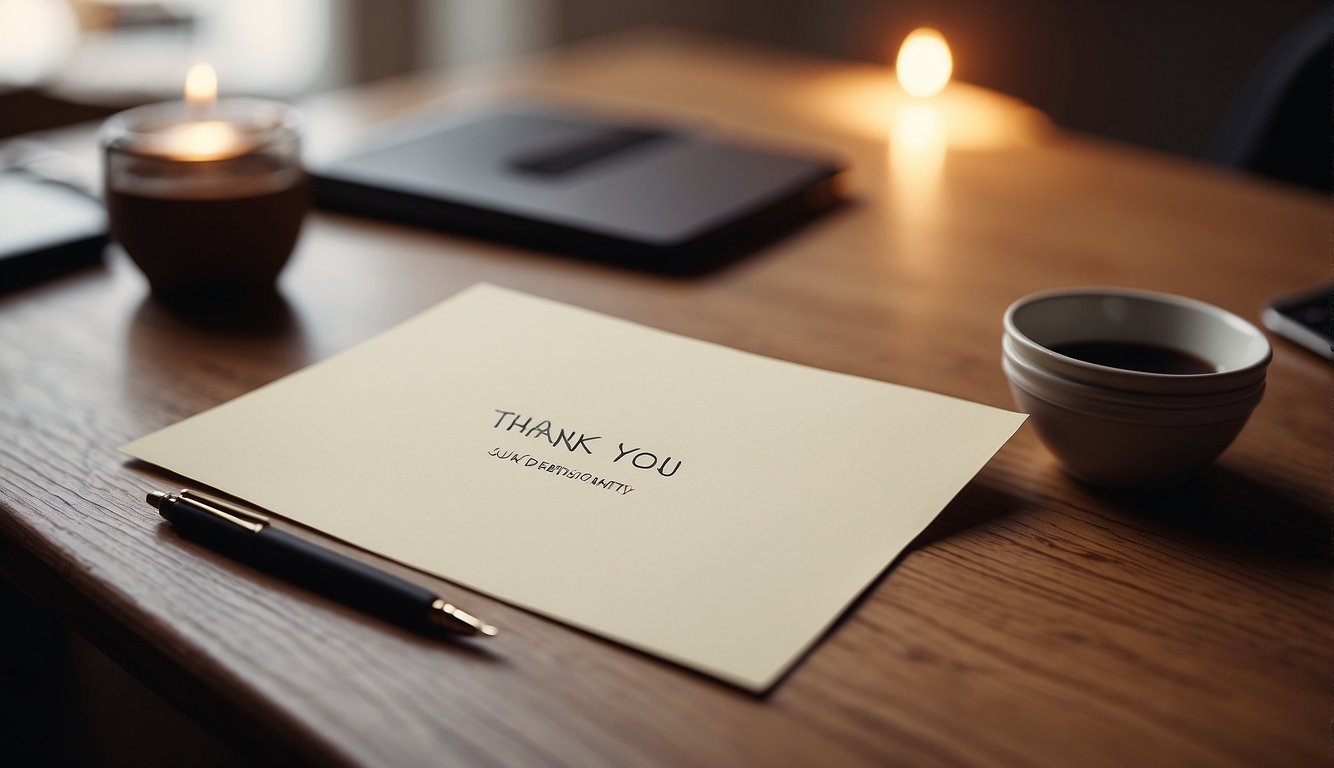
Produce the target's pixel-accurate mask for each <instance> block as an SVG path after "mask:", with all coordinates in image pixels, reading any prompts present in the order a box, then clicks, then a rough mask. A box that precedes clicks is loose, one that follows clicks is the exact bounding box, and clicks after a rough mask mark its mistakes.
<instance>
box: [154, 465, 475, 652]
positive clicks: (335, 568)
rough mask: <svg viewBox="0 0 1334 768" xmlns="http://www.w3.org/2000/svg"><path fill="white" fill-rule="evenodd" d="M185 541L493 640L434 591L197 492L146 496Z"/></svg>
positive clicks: (392, 617)
mask: <svg viewBox="0 0 1334 768" xmlns="http://www.w3.org/2000/svg"><path fill="white" fill-rule="evenodd" d="M148 503H149V504H151V505H152V506H153V507H154V508H155V509H157V511H158V513H159V514H161V515H162V517H163V518H165V519H166V520H167V522H169V523H171V524H172V527H173V528H175V529H176V530H177V531H178V532H179V533H180V534H181V535H182V536H185V537H187V538H190V539H193V540H195V541H198V542H200V543H201V544H204V545H206V546H208V547H209V548H211V549H214V550H216V551H218V552H221V553H223V554H226V555H229V556H231V557H233V558H235V559H237V560H241V561H243V562H246V563H248V564H250V565H253V566H255V567H257V568H259V569H261V570H264V571H267V572H269V573H271V574H273V575H275V576H278V577H280V578H283V579H285V580H287V581H290V582H292V583H294V584H297V585H299V586H302V587H306V588H307V589H310V590H312V591H314V592H319V593H320V594H323V595H326V596H328V597H330V598H333V599H335V600H338V601H339V602H342V603H345V604H347V605H350V606H352V607H354V608H358V609H360V610H362V611H364V612H366V613H369V614H372V615H375V616H379V617H380V618H383V619H386V620H388V621H391V622H394V623H396V624H401V625H404V626H408V627H411V628H414V629H418V630H426V631H434V630H443V631H445V632H448V633H451V634H456V635H482V636H484V637H489V636H492V635H495V634H496V628H495V627H493V626H491V625H490V624H487V623H486V622H484V621H482V620H481V619H479V618H477V617H476V616H473V615H472V614H470V613H468V612H467V611H464V610H462V609H460V608H458V607H457V606H455V605H453V604H451V603H449V602H448V601H446V600H445V599H444V598H442V597H440V596H439V595H436V594H435V593H434V592H432V591H430V590H429V589H426V588H425V587H422V586H420V585H417V584H413V583H412V582H410V581H406V580H404V579H400V578H399V577H397V576H394V575H393V574H390V573H386V572H385V571H382V570H380V569H378V568H375V567H372V566H370V565H367V564H366V563H363V562H361V561H359V560H354V559H352V558H350V557H347V556H346V555H342V554H339V553H338V552H334V551H333V550H330V549H326V548H324V547H321V546H319V545H317V544H314V543H313V542H310V541H307V540H306V539H303V538H300V537H298V536H294V535H292V534H290V533H287V532H286V531H281V530H278V529H277V528H274V527H272V525H270V523H269V519H268V518H267V517H265V516H263V515H260V514H256V513H255V512H251V511H249V510H243V509H238V508H236V507H234V506H231V505H229V504H225V503H223V502H221V501H218V500H217V499H213V498H209V497H207V496H203V495H201V494H198V493H194V492H192V491H181V492H180V493H162V492H161V491H153V492H152V493H150V494H148Z"/></svg>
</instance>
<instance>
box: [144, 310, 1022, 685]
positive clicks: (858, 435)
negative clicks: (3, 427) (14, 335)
mask: <svg viewBox="0 0 1334 768" xmlns="http://www.w3.org/2000/svg"><path fill="white" fill-rule="evenodd" d="M1023 418H1024V417H1023V416H1021V415H1019V414H1014V413H1009V412H1006V411H1002V410H998V409H995V408H990V407H987V406H982V405H978V404H975V403H969V402H965V401H962V400H957V399H954V398H950V397H945V396H942V395H936V394H932V393H928V392H922V391H919V390H914V389H908V388H905V387H900V386H895V385H893V384H885V383H883V382H879V381H871V380H867V379H861V378H856V377H853V376H848V375H844V374H838V373H830V372H828V371H821V370H817V369H814V368H809V367H805V366H801V365H796V364H793V363H787V362H781V361H777V360H771V359H768V358H764V357H760V356H757V355H753V354H749V353H745V352H739V351H737V350H733V349H728V348H726V347H722V346H718V345H715V344H710V343H706V342H701V341H697V340H693V339H687V338H683V337H680V336H676V335H673V334H669V333H665V332H662V331H657V330H653V329H650V328H645V327H643V326H640V325H635V324H633V323H629V322H626V321H623V320H617V319H614V318H609V317H606V316H603V315H598V314H596V313H593V312H589V311H587V310H583V309H577V308H574V307H569V306H565V305H562V304H558V303H555V302H551V301H547V300H544V299H538V298H534V297H531V296H527V295H524V294H520V293H515V292H512V291H509V290H505V289H501V288H496V287H493V286H489V285H478V286H474V287H473V288H470V289H468V290H465V291H463V292H461V293H460V294H458V295H456V296H455V297H453V298H451V299H449V300H447V301H444V302H442V303H441V304H439V305H437V306H436V307H434V308H432V309H430V310H428V311H426V312H424V313H422V314H421V315H418V316H417V317H415V318H413V319H411V320H409V321H407V322H405V323H403V324H402V325H400V326H398V327H396V328H394V329H392V330H390V331H388V332H387V333H384V334H383V335H381V336H379V337H377V338H375V339H372V340H370V341H368V342H365V343H363V344H361V345H359V346H357V347H355V348H353V349H351V350H349V351H347V352H344V353H342V354H340V355H337V356H335V357H332V358H330V359H328V360H325V361H324V362H321V363H318V364H316V365H312V366H310V367H308V368H306V369H304V370H301V371H298V372H297V373H294V374H292V375H290V376H287V377H286V378H283V379H280V380H278V381H276V382H273V383H272V384H269V385H267V386H265V387H262V388H260V389H257V390H255V391H254V392H251V393H249V394H247V395H244V396H242V397H239V398H237V399H235V400H232V401H231V402H228V403H225V404H223V405H220V406H218V407H216V408H213V409H211V410H208V411H205V412H204V413H201V414H199V415H197V416H194V417H192V418H189V419H186V420H185V421H182V422H180V423H178V424H176V425H174V426H171V427H167V428H166V429H163V430H161V431H159V432H156V433H154V434H152V435H149V436H148V437H145V438H143V439H140V440H137V441H135V442H133V443H130V444H129V445H127V446H125V447H124V448H123V449H122V450H123V451H124V452H126V453H128V454H130V455H131V456H135V457H138V458H140V459H143V460H144V461H147V462H150V463H152V464H156V465H158V466H160V467H163V468H165V469H168V470H171V471H173V472H176V473H179V474H181V475H184V476H186V477H189V478H192V479H194V480H196V481H198V482H201V483H204V484H207V485H211V486H213V487H215V488H218V489H220V490H223V491H226V492H227V493H230V494H233V495H235V496H237V497H239V498H241V499H244V500H246V501H248V502H250V503H251V504H254V505H256V506H258V507H261V508H263V509H266V510H269V511H270V512H273V513H275V514H278V515H281V516H284V517H287V518H289V519H291V520H294V521H297V522H300V523H303V524H305V525H309V526H311V527H313V528H316V529H319V530H321V531H324V532H326V533H329V534H331V535H333V536H335V537H338V538H340V539H343V540H345V541H347V542H350V543H352V544H355V545H358V546H360V547H363V548H365V549H367V550H370V551H373V552H377V553H379V554H382V555H384V556H386V557H389V558H392V559H395V560H398V561H400V562H403V563H406V564H408V565H411V566H414V567H416V568H420V569H422V570H424V571H428V572H430V573H434V574H437V575H439V576H441V577H443V578H445V579H448V580H451V581H454V582H457V583H460V584H464V585H467V586H469V587H472V588H474V589H477V590H479V591H482V592H485V593H488V594H491V595H494V596H495V597H498V598H500V599H503V600H506V601H508V602H511V603H513V604H515V605H519V606H523V607H525V608H528V609H530V610H532V611H535V612H537V613H540V614H544V615H546V616H549V617H551V618H554V619H557V620H560V621H563V622H566V623H568V624H572V625H574V626H577V627H581V628H583V629H586V630H588V631H590V632H594V633H596V634H599V635H603V636H605V637H609V638H612V639H614V640H618V641H620V642H622V643H625V644H626V645H629V646H633V647H635V648H639V649H642V650H644V651H647V652H649V653H654V654H657V655H659V656H662V657H664V658H667V659H671V660H672V661H675V662H678V663H680V664H683V665H685V666H687V667H691V668H694V669H697V670H699V671H701V672H705V673H707V674H710V675H714V676H716V677H718V678H721V679H723V680H726V681H728V682H730V683H733V684H735V685H737V686H741V687H743V688H747V689H751V690H755V691H763V690H765V689H767V688H769V687H770V686H771V685H772V684H773V683H774V682H776V681H777V680H778V679H779V677H780V676H781V675H782V674H783V672H784V671H785V670H786V669H787V668H788V667H789V666H790V665H792V664H793V663H794V662H795V661H796V660H797V659H798V658H799V657H800V656H801V654H802V652H803V651H804V650H805V649H807V648H808V647H809V646H810V645H811V644H812V643H813V642H815V641H816V640H817V639H818V638H819V636H820V635H821V633H822V631H823V630H824V629H825V628H826V627H827V626H829V624H830V623H831V622H833V621H834V619H836V618H837V617H838V615H839V614H840V613H841V612H842V611H843V609H844V608H846V607H847V605H848V604H849V603H850V602H851V601H852V600H853V599H854V598H855V597H856V596H857V595H858V594H859V593H860V592H861V591H862V590H863V589H864V588H865V587H866V586H867V585H868V584H869V583H870V582H871V581H872V580H873V579H875V578H876V576H877V575H878V574H879V573H880V572H881V571H882V570H884V568H885V567H886V566H887V565H888V564H889V563H890V562H891V561H892V560H893V559H894V558H895V557H897V556H898V555H899V553H900V552H902V550H903V549H904V547H906V546H907V545H908V543H909V542H910V541H911V540H912V539H913V538H914V537H915V536H917V534H918V533H920V532H921V531H922V529H923V528H925V527H926V525H927V523H929V522H930V521H931V520H932V519H933V518H934V517H935V516H936V515H937V514H938V513H939V512H940V510H941V509H942V508H944V506H945V505H946V503H948V502H949V500H950V499H951V498H952V497H953V496H954V495H955V493H957V492H958V491H959V490H960V489H961V488H962V487H963V485H964V484H965V483H967V482H968V480H969V479H970V478H971V477H972V476H973V475H974V474H975V473H976V472H977V471H978V470H979V469H980V468H981V467H982V466H983V465H984V464H985V463H986V462H987V460H988V459H990V457H991V456H992V455H993V454H994V453H995V451H996V450H997V449H998V448H999V447H1000V446H1001V445H1002V444H1003V443H1004V442H1005V441H1006V440H1007V439H1009V437H1010V436H1011V435H1012V434H1013V433H1014V431H1015V430H1016V429H1018V427H1019V425H1020V423H1021V422H1022V421H1023ZM502 630H503V627H502Z"/></svg>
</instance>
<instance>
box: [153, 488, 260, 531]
mask: <svg viewBox="0 0 1334 768" xmlns="http://www.w3.org/2000/svg"><path fill="white" fill-rule="evenodd" d="M176 495H177V497H178V498H180V500H181V501H183V502H185V503H187V504H189V505H190V506H192V507H194V508H195V509H198V510H200V511H201V512H207V513H208V514H210V515H213V516H215V517H220V518H222V519H223V520H226V521H227V522H229V523H232V524H234V525H239V526H241V527H242V528H246V529H249V530H250V531H251V532H253V533H259V532H260V531H262V530H264V527H265V526H267V525H268V524H269V518H267V517H265V516H264V515H261V514H259V513H257V512H251V511H250V510H246V509H241V508H239V507H234V506H231V505H230V504H226V503H224V502H221V501H219V500H217V499H215V498H212V497H210V496H205V495H204V494H202V493H198V492H196V491H188V490H182V491H181V492H180V493H178V494H176Z"/></svg>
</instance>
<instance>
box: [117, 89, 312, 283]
mask: <svg viewBox="0 0 1334 768" xmlns="http://www.w3.org/2000/svg"><path fill="white" fill-rule="evenodd" d="M99 138H100V144H101V147H102V154H103V161H104V168H103V170H104V175H103V179H104V193H105V199H106V206H107V215H108V219H109V221H110V226H111V234H112V237H114V238H115V239H116V241H117V242H119V243H120V245H121V246H122V247H123V248H124V249H125V251H126V253H128V254H129V256H130V258H131V259H132V260H133V261H134V263H135V264H136V265H138V267H139V269H141V270H142V271H143V273H144V275H145V276H146V277H147V278H148V282H149V285H150V286H151V287H152V289H153V293H154V295H155V296H157V297H159V298H160V299H163V300H165V301H169V302H176V301H190V302H198V301H202V302H208V301H217V300H220V299H230V298H235V297H236V296H237V295H240V294H253V293H257V292H265V291H272V290H273V286H274V283H275V281H276V280H277V277H278V274H279V272H281V271H282V268H283V266H284V265H285V264H286V263H287V261H288V258H289V257H290V255H291V253H292V249H293V247H294V246H295V245H296V240H297V235H298V234H299V233H300V229H301V221H302V218H303V217H304V216H305V212H306V208H307V207H308V205H309V197H310V193H309V184H308V182H307V180H306V175H305V172H304V171H303V169H302V167H301V158H300V155H301V130H300V125H299V115H298V113H297V111H296V110H295V109H293V108H291V107H289V106H287V105H284V104H280V103H277V102H272V101H262V100H258V99H226V100H222V101H218V102H215V103H210V104H207V105H204V106H203V107H201V106H199V105H195V104H190V103H187V102H183V101H182V102H170V103H164V104H150V105H148V106H144V107H137V108H135V109H131V110H127V111H125V112H121V113H119V114H117V115H113V116H112V117H111V118H109V119H108V120H107V122H106V123H105V124H104V125H103V126H102V131H101V134H100V137H99Z"/></svg>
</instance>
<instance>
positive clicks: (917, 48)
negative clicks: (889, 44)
mask: <svg viewBox="0 0 1334 768" xmlns="http://www.w3.org/2000/svg"><path fill="white" fill-rule="evenodd" d="M894 71H895V73H896V74H897V75H898V78H899V84H900V85H901V86H903V90H905V91H907V92H908V93H910V94H912V95H913V96H919V97H926V96H934V95H936V94H937V93H940V92H941V91H942V90H944V88H945V84H946V83H948V82H949V81H950V75H951V74H952V73H953V72H954V57H953V56H951V55H950V46H949V44H948V43H946V42H945V36H944V35H942V34H940V33H939V32H937V31H936V30H934V29H929V28H926V27H922V28H920V29H914V30H913V31H912V32H911V33H909V35H908V36H907V37H906V38H904V40H903V46H902V47H901V48H899V57H898V60H897V61H896V62H895V64H894Z"/></svg>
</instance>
